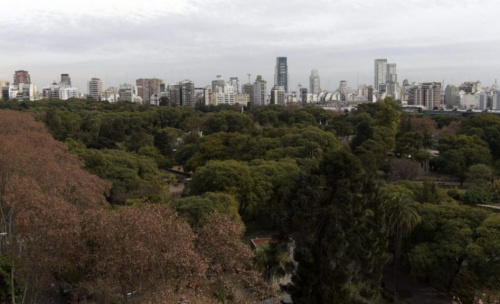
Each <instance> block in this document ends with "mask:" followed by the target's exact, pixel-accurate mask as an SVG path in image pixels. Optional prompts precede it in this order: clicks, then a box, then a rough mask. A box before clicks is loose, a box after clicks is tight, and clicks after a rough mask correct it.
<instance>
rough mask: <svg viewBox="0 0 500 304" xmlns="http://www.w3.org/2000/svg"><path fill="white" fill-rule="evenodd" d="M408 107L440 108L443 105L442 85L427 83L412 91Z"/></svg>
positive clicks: (417, 86)
mask: <svg viewBox="0 0 500 304" xmlns="http://www.w3.org/2000/svg"><path fill="white" fill-rule="evenodd" d="M408 105H413V106H420V107H424V108H427V109H433V108H439V106H440V105H441V83H439V82H427V83H421V84H418V85H416V86H413V87H412V88H411V89H410V95H409V99H408Z"/></svg>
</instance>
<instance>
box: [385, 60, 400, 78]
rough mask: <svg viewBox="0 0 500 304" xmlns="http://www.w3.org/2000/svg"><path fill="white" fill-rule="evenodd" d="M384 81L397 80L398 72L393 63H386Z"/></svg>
mask: <svg viewBox="0 0 500 304" xmlns="http://www.w3.org/2000/svg"><path fill="white" fill-rule="evenodd" d="M386 82H398V72H397V70H396V64H395V63H388V64H387V74H386Z"/></svg>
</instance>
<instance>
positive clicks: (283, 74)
mask: <svg viewBox="0 0 500 304" xmlns="http://www.w3.org/2000/svg"><path fill="white" fill-rule="evenodd" d="M274 85H275V86H282V87H284V88H285V92H288V65H287V60H286V57H276V67H275V68H274Z"/></svg>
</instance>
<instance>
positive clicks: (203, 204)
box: [172, 192, 241, 227]
mask: <svg viewBox="0 0 500 304" xmlns="http://www.w3.org/2000/svg"><path fill="white" fill-rule="evenodd" d="M172 206H173V207H174V208H175V209H176V210H177V212H179V214H180V215H182V216H183V217H185V218H186V219H187V221H188V223H189V224H190V225H191V227H200V226H203V225H204V224H205V223H206V221H207V219H208V218H209V217H210V216H211V215H212V214H213V213H214V212H217V213H218V214H222V215H226V216H228V217H229V218H230V219H231V220H233V221H237V222H241V217H240V215H239V214H238V201H237V200H236V199H235V198H234V197H233V196H232V195H230V194H227V193H214V192H206V193H205V194H203V195H202V196H189V197H186V198H182V199H177V200H174V201H173V202H172Z"/></svg>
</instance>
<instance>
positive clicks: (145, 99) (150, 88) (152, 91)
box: [135, 78, 163, 104]
mask: <svg viewBox="0 0 500 304" xmlns="http://www.w3.org/2000/svg"><path fill="white" fill-rule="evenodd" d="M162 83H163V80H161V79H158V78H140V79H137V80H136V81H135V85H136V86H137V93H138V95H139V96H140V97H141V98H142V103H144V104H151V96H153V95H155V96H160V85H161V84H162Z"/></svg>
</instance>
